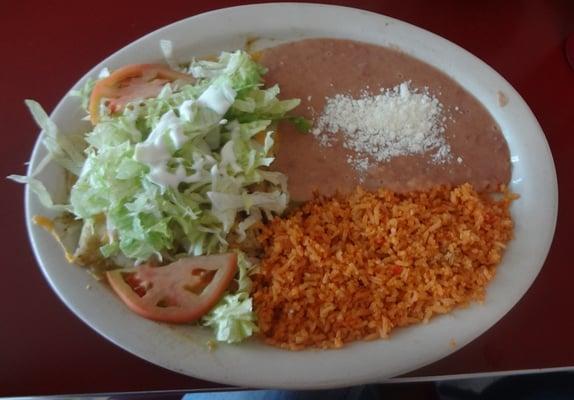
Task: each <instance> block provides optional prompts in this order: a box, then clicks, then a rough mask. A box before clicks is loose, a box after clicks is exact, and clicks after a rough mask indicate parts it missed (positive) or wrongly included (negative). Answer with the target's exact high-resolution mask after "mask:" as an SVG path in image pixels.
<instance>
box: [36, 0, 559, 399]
mask: <svg viewBox="0 0 574 400" xmlns="http://www.w3.org/2000/svg"><path fill="white" fill-rule="evenodd" d="M254 36H256V37H261V38H264V39H265V41H263V42H259V43H266V44H272V43H274V42H275V43H278V42H281V41H289V40H296V39H301V38H305V37H333V38H346V39H354V40H360V41H364V42H369V43H375V44H380V45H385V46H395V47H398V48H400V49H402V50H403V51H404V52H406V53H409V54H411V55H413V56H415V57H417V58H419V59H421V60H423V61H426V62H427V63H429V64H431V65H434V66H435V67H437V68H439V69H440V70H442V71H444V72H446V73H447V74H449V75H450V76H451V77H453V78H454V79H455V80H457V81H458V82H459V83H460V84H461V85H462V86H464V87H465V88H466V89H467V90H468V91H469V92H470V93H472V94H473V95H474V96H476V97H477V98H478V99H479V100H480V101H481V102H482V103H483V104H484V105H485V106H486V108H487V109H488V110H489V111H490V113H491V114H492V115H493V117H494V118H495V119H496V120H497V121H498V123H499V124H500V127H501V128H502V131H503V133H504V135H505V137H506V140H507V141H508V145H509V146H510V152H511V156H512V167H513V171H512V184H511V189H512V190H514V191H516V192H517V193H519V194H520V195H521V198H520V199H519V200H518V201H516V202H515V204H514V205H513V206H512V213H513V216H514V219H515V222H516V231H515V233H516V237H515V239H514V241H512V242H511V244H510V245H509V247H508V251H507V252H506V254H505V256H504V260H503V263H502V265H501V266H500V268H499V270H498V274H497V276H496V279H495V280H494V281H493V282H492V283H491V284H490V286H489V288H488V295H487V299H486V302H485V303H484V304H482V305H478V304H477V305H473V306H471V307H469V308H466V309H461V310H456V311H455V312H453V313H451V314H449V315H445V316H441V317H437V318H434V319H433V320H432V321H431V322H429V323H428V324H425V325H418V326H413V327H410V328H406V329H399V330H396V331H394V332H393V334H392V336H391V338H390V339H389V340H378V341H373V342H361V343H354V344H351V345H349V346H347V347H345V348H343V349H341V350H331V351H317V350H309V351H301V352H288V351H283V350H278V349H276V348H273V347H270V346H266V345H264V344H261V343H259V342H258V341H257V340H251V341H249V342H248V343H245V344H242V345H219V346H218V349H217V350H216V351H209V350H208V348H207V346H206V341H207V340H208V339H209V338H210V332H209V331H208V330H205V329H202V328H197V327H182V326H168V325H163V324H157V323H154V322H150V321H148V320H145V319H143V318H140V317H138V316H136V315H135V314H133V313H131V312H130V311H128V310H127V308H126V307H124V305H123V304H122V303H121V302H120V301H119V300H118V299H117V298H116V296H113V295H112V294H111V293H110V292H109V291H108V290H107V289H106V288H105V287H104V286H103V285H102V284H100V283H97V282H96V281H95V280H94V279H93V278H92V277H91V276H90V275H89V274H87V273H86V272H85V271H84V270H82V269H81V268H73V267H71V266H70V265H69V264H68V263H67V262H66V260H65V258H64V256H63V254H62V251H61V250H60V248H59V247H58V245H57V244H56V243H55V241H54V240H52V239H51V237H49V235H48V234H47V233H46V232H44V231H43V230H42V229H39V228H38V227H36V226H34V225H33V224H32V223H31V217H32V216H33V215H35V214H46V210H45V209H43V208H42V206H41V205H40V204H39V202H38V201H37V199H36V197H35V196H34V195H32V194H31V193H30V191H29V190H27V191H26V217H27V224H28V230H29V234H30V237H31V241H32V245H33V248H34V251H35V253H36V257H37V259H38V261H39V264H40V266H41V268H42V271H43V272H44V274H45V276H46V278H47V279H48V281H49V283H50V284H51V286H52V288H53V289H54V290H55V291H56V293H57V294H58V295H59V296H60V298H61V299H62V300H63V301H64V303H65V304H66V305H67V306H68V307H69V308H70V309H71V310H72V311H73V312H74V313H76V315H78V316H79V317H80V318H81V319H82V320H83V321H84V322H85V323H87V324H88V325H89V326H91V327H92V328H93V329H95V330H96V331H98V332H99V333H100V334H102V335H103V336H105V337H106V338H108V339H109V340H111V341H112V342H114V343H115V344H117V345H118V346H120V347H122V348H124V349H125V350H127V351H129V352H131V353H133V354H135V355H137V356H139V357H141V358H143V359H146V360H148V361H150V362H152V363H155V364H157V365H160V366H162V367H165V368H168V369H171V370H173V371H177V372H180V373H183V374H187V375H191V376H194V377H197V378H201V379H205V380H210V381H215V382H221V383H226V384H233V385H241V386H251V387H283V388H327V387H337V386H347V385H354V384H360V383H366V382H374V381H380V380H384V379H386V378H390V377H393V376H397V375H400V374H403V373H406V372H408V371H411V370H414V369H416V368H419V367H422V366H423V365H425V364H428V363H431V362H433V361H436V360H438V359H440V358H442V357H445V356H447V355H448V354H450V353H452V352H453V351H454V350H455V348H453V346H451V340H454V341H456V343H457V346H456V349H458V348H460V347H462V346H464V345H466V344H467V343H469V342H470V341H471V340H473V339H475V338H476V337H478V336H479V335H480V334H482V333H483V332H484V331H485V330H486V329H488V328H490V327H491V326H492V325H493V324H495V323H496V322H497V321H498V320H499V319H501V318H502V317H503V316H504V315H505V314H506V313H507V312H508V311H509V310H510V309H511V308H512V307H513V306H514V305H515V304H516V303H517V302H518V300H519V299H520V298H521V297H522V296H523V295H524V293H525V292H526V291H527V290H528V288H529V287H530V285H531V284H532V282H533V281H534V279H535V278H536V276H537V274H538V272H539V271H540V269H541V267H542V265H543V263H544V260H545V258H546V255H547V252H548V250H549V247H550V244H551V241H552V237H553V234H554V227H555V223H556V214H557V198H558V197H557V194H558V190H557V183H556V173H555V170H554V163H553V160H552V155H551V153H550V150H549V147H548V144H547V142H546V140H545V137H544V134H543V132H542V130H541V128H540V126H539V125H538V122H537V121H536V119H535V117H534V116H533V114H532V112H531V111H530V109H529V108H528V106H527V105H526V104H525V102H524V101H523V100H522V98H521V97H520V95H519V94H518V93H517V92H516V91H515V90H514V89H513V88H512V87H511V86H510V84H509V83H507V82H506V81H505V80H504V79H503V78H502V77H501V76H500V75H498V74H497V73H496V72H495V71H494V70H492V69H491V68H490V67H489V66H487V65H486V64H484V63H483V62H482V61H480V60H479V59H478V58H476V57H474V56H473V55H471V54H470V53H468V52H467V51H465V50H463V49H462V48H460V47H458V46H456V45H454V44H452V43H450V42H449V41H447V40H445V39H442V38H441V37H439V36H436V35H434V34H432V33H429V32H427V31H424V30H422V29H419V28H416V27H414V26H412V25H409V24H407V23H404V22H401V21H398V20H395V19H393V18H389V17H385V16H382V15H378V14H373V13H370V12H365V11H360V10H356V9H350V8H343V7H336V6H325V5H311V4H295V3H283V4H263V5H250V6H242V7H235V8H228V9H223V10H218V11H214V12H209V13H206V14H201V15H198V16H195V17H191V18H188V19H185V20H183V21H180V22H177V23H174V24H172V25H169V26H167V27H165V28H162V29H160V30H158V31H155V32H153V33H151V34H149V35H147V36H145V37H143V38H141V39H139V40H137V41H135V42H134V43H132V44H130V45H128V46H127V47H125V48H123V49H122V50H120V51H118V52H117V53H115V54H113V55H112V56H110V57H109V58H108V59H106V60H104V61H103V62H102V63H100V64H99V65H97V66H95V67H94V68H93V69H92V71H90V73H88V74H87V75H86V76H85V77H84V78H83V79H81V80H80V81H79V82H78V83H77V84H76V87H80V86H82V85H83V83H84V82H85V80H86V79H87V77H88V76H92V77H94V76H96V75H97V73H98V72H99V71H100V70H101V69H102V68H103V67H110V68H116V67H119V66H121V65H124V64H127V63H137V62H151V61H160V60H162V55H161V52H160V49H159V41H160V40H161V39H170V40H172V41H173V42H174V46H175V52H176V54H177V55H179V56H180V57H181V58H182V59H183V58H185V59H190V58H191V57H192V56H194V55H203V54H213V53H215V52H218V51H220V50H234V49H236V48H240V47H243V45H244V43H245V40H246V39H247V38H249V37H254ZM498 91H500V92H503V93H504V94H505V95H506V96H507V97H508V100H509V101H508V104H507V105H506V106H505V107H500V106H499V104H498V101H497V93H498ZM82 116H83V115H82V112H81V110H80V107H79V104H78V101H77V100H76V99H74V98H70V97H68V96H67V97H65V98H64V99H63V100H62V101H61V102H60V103H59V104H58V106H57V107H56V109H55V110H54V112H53V114H52V118H53V119H54V121H55V122H56V123H57V125H58V126H59V127H60V128H61V129H62V131H64V132H74V131H78V130H79V129H85V128H86V126H85V122H81V121H80V119H81V117H82ZM44 154H45V151H44V149H43V147H42V146H40V145H39V144H38V143H37V144H36V147H35V148H34V152H33V154H32V158H31V164H30V168H31V169H34V168H35V166H36V165H37V164H38V161H39V160H40V159H41V158H42V156H43V155H44ZM62 177H63V175H62V172H61V171H60V170H59V169H58V168H57V167H56V166H50V167H49V168H47V169H46V170H45V171H44V173H43V174H42V176H41V179H43V180H44V181H45V182H46V184H47V187H48V188H50V190H51V191H53V192H61V191H62V190H63V179H62ZM87 285H89V286H91V289H90V290H87V288H86V287H87Z"/></svg>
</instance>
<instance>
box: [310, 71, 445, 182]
mask: <svg viewBox="0 0 574 400" xmlns="http://www.w3.org/2000/svg"><path fill="white" fill-rule="evenodd" d="M445 120H446V119H445V117H444V115H443V106H442V104H441V103H440V102H439V101H438V99H437V98H436V97H434V96H432V95H430V94H429V93H428V91H426V90H425V91H422V92H419V91H417V90H414V89H411V88H410V86H409V82H403V83H401V84H400V85H397V86H396V87H394V88H392V89H381V92H380V94H377V95H374V96H373V95H369V94H368V93H364V94H363V95H362V96H361V97H360V98H353V97H351V96H347V95H342V94H338V95H336V96H334V97H328V98H326V104H325V108H324V109H323V112H322V113H321V115H320V117H319V118H318V120H317V121H316V125H315V128H314V129H313V134H314V135H315V136H316V137H317V139H318V140H319V143H321V144H322V145H324V146H329V145H331V144H332V143H333V140H334V139H335V137H336V133H337V132H340V133H342V135H343V145H344V146H345V147H346V148H348V149H351V150H354V152H355V153H356V155H355V156H353V157H349V158H348V161H349V164H351V165H352V166H353V167H354V168H355V169H357V170H363V171H364V170H367V169H368V167H369V160H373V161H377V162H381V161H387V160H389V159H390V158H392V157H396V156H400V155H408V154H421V153H426V152H432V157H431V158H432V161H433V162H435V163H442V162H445V161H448V160H449V159H450V157H451V155H450V146H449V145H448V143H447V142H446V140H445V138H444V132H445V128H444V121H445Z"/></svg>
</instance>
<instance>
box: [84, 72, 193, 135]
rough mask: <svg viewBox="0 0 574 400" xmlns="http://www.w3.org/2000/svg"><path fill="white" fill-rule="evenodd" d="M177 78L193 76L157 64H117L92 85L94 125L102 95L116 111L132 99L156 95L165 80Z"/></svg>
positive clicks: (191, 78) (111, 108) (91, 111)
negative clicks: (110, 71)
mask: <svg viewBox="0 0 574 400" xmlns="http://www.w3.org/2000/svg"><path fill="white" fill-rule="evenodd" d="M178 79H179V80H182V81H184V82H193V80H194V78H193V77H192V76H191V75H187V74H184V73H181V72H177V71H174V70H172V69H170V68H168V67H166V66H164V65H159V64H131V65H126V66H125V67H122V68H119V69H117V70H115V71H114V72H113V73H112V74H110V76H108V77H106V78H103V79H100V80H98V81H97V82H96V84H95V85H94V89H93V90H92V94H91V95H90V105H89V112H90V119H91V121H92V123H93V124H94V125H95V124H96V123H97V122H98V121H99V116H100V103H101V101H102V99H103V98H106V99H107V103H106V106H107V107H108V109H109V110H110V112H112V113H114V112H118V111H121V110H122V109H123V108H124V107H125V106H126V104H128V103H129V102H131V101H134V100H137V99H147V98H150V97H155V96H157V95H158V94H159V92H160V91H161V88H162V87H163V86H164V85H165V84H166V83H168V82H173V81H175V80H178Z"/></svg>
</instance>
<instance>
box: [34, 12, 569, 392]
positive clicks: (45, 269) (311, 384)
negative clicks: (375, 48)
mask: <svg viewBox="0 0 574 400" xmlns="http://www.w3.org/2000/svg"><path fill="white" fill-rule="evenodd" d="M283 7H295V8H306V7H309V8H318V9H320V8H329V9H338V10H339V11H341V12H343V13H345V12H359V13H363V14H365V15H367V17H369V18H380V19H383V20H384V19H387V20H390V21H392V22H393V23H396V24H399V25H403V26H405V27H407V28H408V29H412V30H414V31H415V32H418V33H424V34H425V35H430V36H429V37H431V38H432V39H433V41H434V40H438V41H439V42H442V43H441V44H444V45H447V47H452V46H454V47H453V48H456V49H458V51H462V52H464V53H465V54H466V55H467V56H470V57H471V58H472V59H473V62H478V63H480V64H481V65H482V67H483V68H484V67H486V68H487V69H489V70H490V73H491V74H495V75H496V76H497V78H498V79H499V80H500V81H501V82H504V83H505V84H506V86H507V87H505V89H506V90H508V91H509V92H510V95H511V97H512V98H513V99H516V100H518V101H519V102H521V103H522V104H520V106H521V107H522V108H524V109H525V110H526V111H528V113H529V114H530V117H531V119H532V121H531V122H533V123H534V125H533V126H535V128H537V131H538V133H540V134H541V135H540V139H542V141H543V143H544V144H545V148H544V149H543V150H542V151H543V152H546V153H547V155H548V156H549V161H550V164H551V166H550V167H551V168H550V171H549V173H550V175H551V176H552V177H553V179H552V182H551V183H550V186H553V187H554V191H553V193H549V196H550V197H551V198H552V200H553V201H552V203H553V205H554V206H553V218H552V221H551V224H550V225H551V228H550V230H549V235H550V236H549V237H550V239H549V241H548V243H547V246H546V250H545V252H544V254H542V253H541V254H539V258H540V259H541V262H540V267H539V268H538V271H537V273H536V274H534V275H533V276H532V279H531V280H530V282H529V283H528V285H527V287H526V289H525V290H524V292H523V293H522V294H521V295H520V296H519V298H518V300H517V301H516V302H514V304H513V305H511V306H510V308H508V309H507V310H506V311H505V312H504V313H503V314H502V315H501V316H500V317H499V318H497V319H496V321H495V322H494V323H493V324H490V325H488V326H486V327H485V328H484V329H482V330H480V331H479V333H478V334H476V335H473V338H472V339H470V340H469V341H468V342H466V343H462V345H461V346H458V348H457V349H456V350H453V351H450V352H447V353H445V354H443V355H442V356H441V357H439V358H436V359H434V360H432V361H430V362H427V361H424V362H420V363H419V364H416V365H414V366H412V367H409V368H408V369H407V370H404V371H402V372H400V373H398V374H395V375H400V374H402V373H404V372H407V371H412V370H415V369H417V368H419V367H422V366H423V365H427V364H429V363H431V362H435V361H438V360H439V359H441V358H444V357H446V356H448V355H450V354H452V353H454V352H455V351H458V350H460V349H461V348H462V347H464V346H465V345H466V344H468V343H469V342H471V341H473V340H475V339H477V338H478V337H479V336H481V335H482V334H483V333H484V332H485V331H486V330H489V329H491V328H492V327H493V326H494V325H496V323H498V322H499V321H500V320H502V319H503V318H504V316H505V315H506V314H507V313H508V312H509V311H510V310H512V309H513V308H514V307H516V306H517V305H518V303H519V302H520V300H521V299H522V298H523V297H524V296H525V295H526V293H527V292H528V291H529V290H530V288H531V287H532V284H533V282H534V281H535V279H536V278H537V276H538V275H539V273H540V271H541V270H542V268H543V265H544V261H545V260H546V258H547V256H548V253H549V251H550V247H551V244H552V241H553V237H554V232H555V229H556V222H557V216H558V184H557V177H556V169H555V164H554V160H553V157H552V153H551V150H550V146H549V144H548V141H547V139H546V136H545V135H544V132H543V130H542V128H541V127H540V124H539V123H538V121H537V119H536V116H535V115H534V113H533V112H532V110H531V109H530V107H529V106H528V105H527V103H526V102H525V101H524V99H523V98H522V97H521V95H520V94H519V93H518V92H517V91H516V89H514V88H513V87H512V85H510V83H508V82H507V81H506V79H505V78H504V77H502V76H501V75H500V74H499V73H498V72H497V71H496V70H494V69H493V68H492V67H490V66H489V65H488V64H487V63H485V62H484V61H482V60H481V59H480V58H478V57H477V56H475V55H474V54H472V53H470V52H469V51H467V50H465V49H464V48H462V47H461V46H459V45H457V44H456V43H453V42H451V41H450V40H448V39H446V38H443V37H441V36H439V35H437V34H435V33H432V32H430V31H428V30H426V29H423V28H419V27H417V26H415V25H412V24H410V23H408V22H404V21H401V20H398V19H396V18H393V17H389V16H386V15H383V14H378V13H375V12H371V11H367V10H362V9H358V8H352V7H345V6H337V5H327V4H314V3H289V2H282V3H262V4H250V5H240V6H234V7H227V8H221V9H216V10H211V11H208V12H205V13H201V14H196V15H193V16H190V17H187V18H183V19H181V20H178V21H175V22H173V23H170V24H168V25H165V26H162V27H159V28H158V29H155V30H153V31H151V32H149V33H147V34H145V35H143V36H141V37H140V38H138V39H136V40H134V41H132V42H130V43H128V44H126V45H125V46H123V47H122V48H120V49H119V50H117V51H115V52H113V53H112V54H110V55H109V56H108V57H106V58H105V59H104V60H102V61H101V62H99V63H98V64H96V65H95V66H94V67H93V68H91V69H90V70H89V71H88V72H87V73H86V74H84V75H83V76H82V78H81V79H79V80H78V81H77V82H76V83H75V84H74V86H73V87H77V86H78V85H80V84H81V83H82V82H84V81H85V80H86V79H87V77H89V76H93V75H94V73H95V72H96V71H98V69H99V68H101V66H102V65H104V64H106V63H107V62H108V61H109V60H111V59H114V58H116V57H117V55H118V54H120V53H122V52H124V51H127V50H128V48H129V47H132V46H134V45H136V44H138V43H140V44H141V43H145V42H146V41H148V40H149V39H150V37H151V36H153V35H157V34H158V33H159V32H160V31H163V30H167V29H174V28H176V26H177V25H180V24H181V25H184V24H187V23H190V22H193V20H194V19H199V18H206V17H213V16H217V15H224V14H226V13H233V12H235V11H236V10H239V9H241V10H245V9H253V10H257V9H263V8H278V9H281V8H283ZM425 62H426V61H425ZM431 65H432V64H431ZM443 72H445V71H443ZM449 76H450V75H449ZM67 93H68V92H66V95H65V96H64V97H63V98H62V99H61V100H60V101H59V102H58V104H57V105H56V107H55V108H54V110H53V111H52V113H51V116H52V115H55V114H58V113H59V112H61V109H62V108H63V107H64V106H63V104H64V101H65V99H66V97H67ZM471 94H472V93H471ZM41 137H42V133H40V134H39V135H38V139H37V140H36V143H35V145H34V148H33V151H32V154H31V157H30V160H31V161H32V162H30V164H29V167H28V171H27V172H28V174H29V173H30V172H31V170H32V169H33V167H34V166H35V164H36V162H34V160H37V158H38V153H40V152H41V150H42V149H41V148H42V145H41V143H40V140H41ZM505 138H506V136H505ZM33 196H34V195H33V194H32V193H31V191H30V190H29V188H28V187H27V188H26V191H25V211H26V212H25V215H26V226H27V231H28V237H29V239H30V241H31V245H32V248H33V251H34V256H35V258H36V260H37V262H38V265H39V267H40V270H41V271H42V274H43V275H44V277H45V278H46V280H47V281H48V283H49V284H50V286H51V287H52V290H54V292H55V293H56V294H57V296H58V297H59V298H60V300H61V301H62V302H63V303H64V304H65V305H66V307H67V308H68V309H69V310H71V311H72V312H73V313H74V314H75V315H76V316H77V317H78V318H80V319H81V320H82V321H83V322H84V323H86V325H88V326H89V327H90V328H91V329H92V330H94V331H96V332H97V333H98V334H100V335H101V336H103V337H105V338H106V339H107V340H109V341H111V342H112V343H114V344H115V345H117V346H118V347H120V348H122V349H124V350H126V351H128V352H129V353H131V354H134V355H136V356H137V357H139V358H142V359H144V360H146V361H148V362H151V363H153V364H155V365H159V366H161V367H163V368H166V369H169V370H172V371H174V372H178V373H182V374H185V375H188V376H193V377H196V378H199V379H204V380H208V381H212V382H221V383H226V384H237V385H246V384H247V385H253V383H254V381H253V380H251V381H250V380H243V379H240V380H237V378H236V377H230V376H225V374H224V375H220V376H217V377H214V376H213V375H211V374H201V373H197V371H194V372H193V374H191V373H190V372H189V371H188V370H181V369H180V368H177V367H174V365H171V364H165V363H162V362H158V361H157V359H155V358H154V357H149V355H147V356H146V355H142V354H141V353H140V352H137V351H134V349H133V346H130V345H129V344H126V343H123V342H121V341H118V340H117V337H115V336H114V335H111V334H110V333H109V332H102V330H101V329H100V328H101V327H99V326H96V324H95V323H94V322H93V321H92V320H90V319H89V318H86V316H85V314H84V313H83V312H82V311H81V310H79V309H78V308H77V306H76V305H75V304H73V303H70V301H69V299H68V298H67V297H66V295H65V293H63V292H62V291H61V289H60V288H59V287H58V285H57V283H56V282H54V280H53V277H52V276H51V275H50V271H49V266H46V265H44V260H43V259H42V257H41V249H40V248H39V247H38V242H37V239H35V238H36V236H37V235H38V234H37V232H36V231H35V230H36V229H37V228H36V227H35V226H34V225H33V223H32V221H31V214H30V209H31V203H32V202H33V201H34V200H33V199H32V197H33ZM391 340H392V339H391ZM380 376H382V375H380ZM383 379H386V378H383ZM378 380H379V379H378V378H377V376H374V375H369V376H362V377H356V376H355V377H352V379H347V380H342V381H337V382H334V381H321V382H318V381H313V380H312V379H311V380H310V381H308V382H298V383H294V384H293V383H292V382H287V381H274V382H259V383H257V382H256V386H258V387H284V388H291V389H295V388H297V389H300V388H331V387H340V386H347V385H349V384H357V383H366V382H374V381H378Z"/></svg>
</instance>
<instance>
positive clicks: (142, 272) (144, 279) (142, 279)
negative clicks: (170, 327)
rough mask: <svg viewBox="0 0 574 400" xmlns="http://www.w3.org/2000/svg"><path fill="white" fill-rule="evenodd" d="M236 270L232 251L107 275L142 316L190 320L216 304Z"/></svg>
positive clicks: (175, 321)
mask: <svg viewBox="0 0 574 400" xmlns="http://www.w3.org/2000/svg"><path fill="white" fill-rule="evenodd" d="M236 271H237V255H236V254H235V253H229V254H218V255H212V256H200V257H187V258H182V259H180V260H178V261H175V262H173V263H171V264H169V265H166V266H163V267H155V266H152V265H150V264H143V265H140V266H138V267H136V268H124V269H116V270H113V271H108V272H106V277H107V279H108V282H109V283H110V285H111V287H112V288H113V289H114V291H115V292H116V294H117V295H118V296H119V297H120V298H121V299H122V300H123V302H124V303H125V304H126V305H127V306H128V307H129V308H130V309H131V310H132V311H134V312H135V313H137V314H139V315H141V316H142V317H145V318H148V319H152V320H154V321H161V322H171V323H187V322H192V321H195V320H197V319H199V318H201V317H202V316H203V315H204V314H206V313H207V312H208V311H209V310H211V308H213V306H215V304H216V303H217V302H218V301H219V299H220V298H221V296H222V294H223V293H224V292H225V290H226V289H227V287H228V286H229V284H230V283H231V282H232V281H233V278H234V277H235V273H236Z"/></svg>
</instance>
